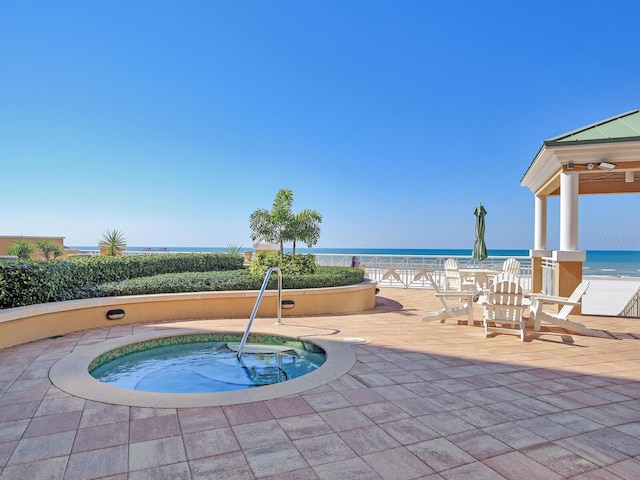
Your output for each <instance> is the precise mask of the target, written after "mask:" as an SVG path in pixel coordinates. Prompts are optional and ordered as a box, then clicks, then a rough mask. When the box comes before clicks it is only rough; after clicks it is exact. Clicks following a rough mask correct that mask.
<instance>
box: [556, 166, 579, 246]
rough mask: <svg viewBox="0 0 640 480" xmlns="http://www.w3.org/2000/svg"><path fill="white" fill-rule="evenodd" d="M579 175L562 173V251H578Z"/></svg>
mask: <svg viewBox="0 0 640 480" xmlns="http://www.w3.org/2000/svg"><path fill="white" fill-rule="evenodd" d="M578 188H579V187H578V174H577V172H561V173H560V250H561V251H562V250H565V251H566V250H577V249H578V193H579V190H578Z"/></svg>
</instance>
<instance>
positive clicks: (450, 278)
mask: <svg viewBox="0 0 640 480" xmlns="http://www.w3.org/2000/svg"><path fill="white" fill-rule="evenodd" d="M444 278H445V279H446V280H447V283H446V288H447V289H449V288H451V289H452V290H460V288H461V287H462V279H461V278H460V272H459V271H458V261H457V260H456V259H455V258H448V259H447V260H446V261H445V262H444Z"/></svg>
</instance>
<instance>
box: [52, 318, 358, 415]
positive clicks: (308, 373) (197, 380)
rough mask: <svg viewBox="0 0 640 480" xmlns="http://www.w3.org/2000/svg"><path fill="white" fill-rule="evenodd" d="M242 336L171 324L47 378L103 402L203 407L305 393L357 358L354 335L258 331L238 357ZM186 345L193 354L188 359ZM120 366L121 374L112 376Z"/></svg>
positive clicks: (69, 363) (60, 366)
mask: <svg viewBox="0 0 640 480" xmlns="http://www.w3.org/2000/svg"><path fill="white" fill-rule="evenodd" d="M241 337H242V332H212V331H198V332H194V331H193V330H172V331H170V332H167V333H164V334H159V333H158V332H155V333H153V334H142V335H133V336H130V337H124V338H118V339H113V340H107V341H105V342H101V343H98V344H93V345H88V346H85V347H81V348H78V349H77V350H75V351H74V352H73V353H71V354H69V355H67V356H66V357H64V358H62V359H61V360H59V361H58V362H57V363H56V364H55V365H54V366H53V367H52V368H51V371H50V373H49V377H50V379H51V382H52V383H53V384H54V385H56V386H57V387H58V388H60V389H61V390H63V391H65V392H67V393H69V394H71V395H74V396H77V397H81V398H86V399H89V400H94V401H98V402H103V403H111V404H118V405H129V406H139V407H154V408H180V407H204V406H220V405H233V404H238V403H247V402H253V401H261V400H269V399H273V398H278V397H283V396H287V395H292V394H296V393H300V392H303V391H305V390H309V389H311V388H315V387H318V386H320V385H324V384H326V383H328V382H330V381H332V380H334V379H336V378H338V377H340V376H342V375H344V374H345V373H346V372H347V371H349V369H350V368H351V367H352V366H353V365H354V364H355V353H354V352H353V351H352V349H351V347H350V345H349V343H350V342H345V341H339V340H336V341H327V340H317V339H313V341H310V340H308V339H306V338H305V339H304V340H300V339H297V338H293V337H287V336H283V335H273V334H253V333H252V334H251V335H250V336H249V339H248V342H247V344H246V345H245V347H244V350H243V353H242V355H241V357H240V359H237V349H238V343H239V342H240V339H241ZM185 352H186V353H187V354H189V355H191V354H193V355H195V357H194V358H195V360H193V361H187V360H185V358H186V357H185V356H184V355H183V354H184V353H185ZM216 355H218V358H214V357H216ZM196 364H199V365H200V366H201V367H202V369H200V370H198V369H197V368H194V367H196V366H198V365H196ZM136 369H137V371H136ZM181 369H182V370H181ZM116 370H117V371H119V373H118V375H115V377H118V376H119V377H120V379H119V380H117V379H116V380H115V381H114V380H113V378H114V375H111V373H112V372H114V371H116ZM105 372H106V373H105ZM96 377H98V378H96ZM100 377H105V378H107V380H106V381H101V380H100V379H99V378H100ZM169 383H173V386H166V385H168V384H169ZM163 385H165V386H163ZM138 387H139V388H138ZM212 390H213V391H212Z"/></svg>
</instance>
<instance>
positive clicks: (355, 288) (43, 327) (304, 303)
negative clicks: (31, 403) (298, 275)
mask: <svg viewBox="0 0 640 480" xmlns="http://www.w3.org/2000/svg"><path fill="white" fill-rule="evenodd" d="M375 289H376V283H375V282H371V281H365V282H363V283H360V284H358V285H351V286H347V287H332V288H315V289H301V290H283V291H282V300H283V301H284V300H293V301H294V302H295V307H294V308H293V309H285V308H283V309H282V316H283V317H284V316H306V315H320V314H340V313H352V312H360V311H365V310H370V309H372V308H374V307H375ZM257 296H258V292H257V291H233V292H198V293H175V294H161V295H138V296H128V297H109V298H92V299H86V300H71V301H67V302H56V303H47V304H41V305H33V306H28V307H18V308H10V309H6V310H0V348H6V347H10V346H13V345H19V344H22V343H26V342H30V341H33V340H38V339H41V338H47V337H51V336H54V335H63V334H65V333H69V332H73V331H77V330H86V329H89V328H97V327H105V326H114V325H117V324H129V323H148V322H158V321H164V320H181V319H185V320H191V319H200V318H243V317H246V318H247V320H248V319H249V316H250V315H251V311H252V310H253V307H254V304H255V301H256V298H257ZM276 306H277V292H273V291H269V292H265V294H264V296H263V298H262V302H261V304H260V309H259V310H258V315H257V316H258V317H273V318H276V317H277V314H276ZM114 309H122V310H124V311H125V316H124V318H122V319H121V320H108V319H107V318H106V314H107V312H108V311H109V310H114Z"/></svg>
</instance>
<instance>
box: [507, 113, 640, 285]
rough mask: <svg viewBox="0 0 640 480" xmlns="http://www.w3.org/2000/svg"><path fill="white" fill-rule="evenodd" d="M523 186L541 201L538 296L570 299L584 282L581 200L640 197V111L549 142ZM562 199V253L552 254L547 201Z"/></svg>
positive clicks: (536, 248)
mask: <svg viewBox="0 0 640 480" xmlns="http://www.w3.org/2000/svg"><path fill="white" fill-rule="evenodd" d="M520 184H521V185H522V186H524V187H527V188H529V189H530V190H531V191H532V192H533V194H534V195H535V220H534V221H535V224H534V247H533V250H531V252H530V254H531V258H532V265H533V272H532V274H533V278H532V287H533V291H534V292H541V291H543V292H545V293H548V294H552V295H560V296H569V295H570V294H571V292H573V290H574V289H575V288H576V286H577V285H578V284H579V283H580V282H581V281H582V265H583V263H584V261H585V259H586V252H585V251H581V250H579V249H578V198H579V196H580V195H601V194H611V193H638V192H640V110H632V111H630V112H627V113H623V114H621V115H617V116H615V117H612V118H609V119H606V120H602V121H600V122H597V123H594V124H593V125H588V126H586V127H582V128H579V129H577V130H574V131H572V132H569V133H565V134H563V135H560V136H557V137H554V138H551V139H549V140H545V141H544V142H542V147H541V148H540V150H539V151H538V153H537V155H536V156H535V158H534V159H533V162H531V165H529V168H528V169H527V171H526V172H525V174H524V176H523V177H522V180H521V182H520ZM553 196H559V197H560V242H559V246H560V249H559V250H553V251H552V250H548V249H547V198H548V197H553Z"/></svg>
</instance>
